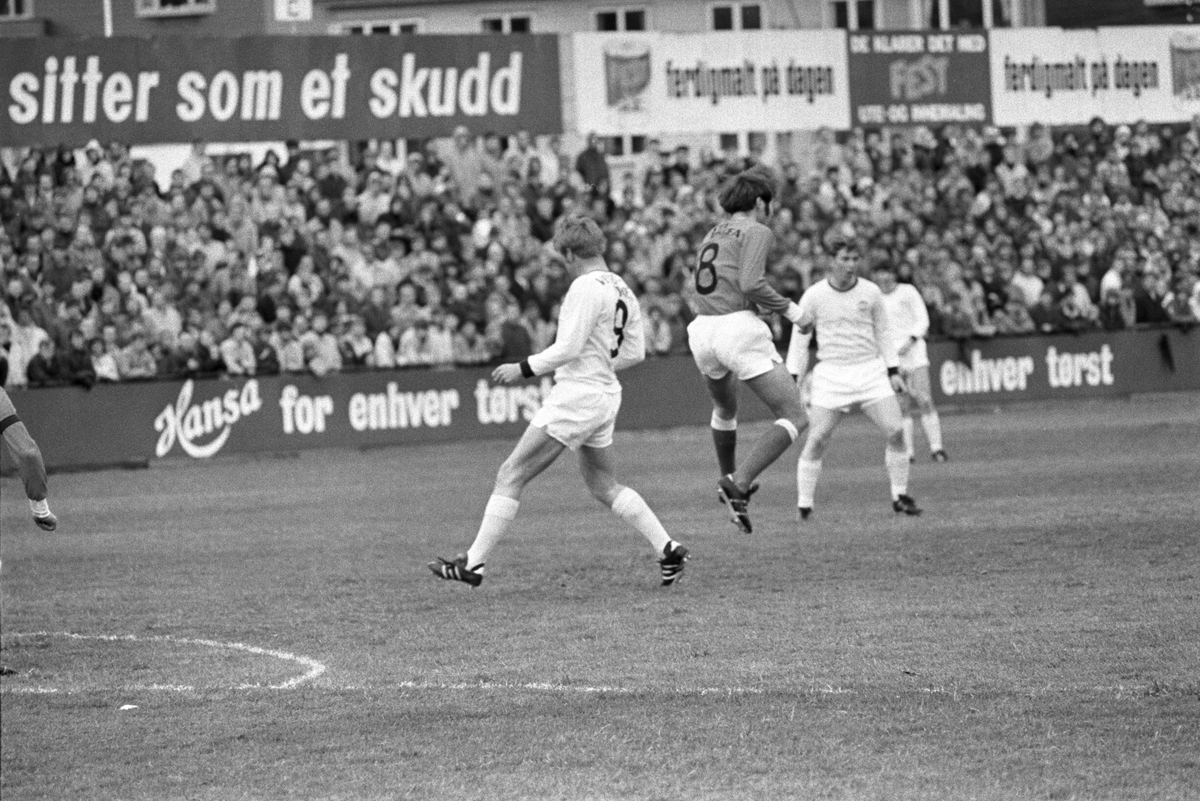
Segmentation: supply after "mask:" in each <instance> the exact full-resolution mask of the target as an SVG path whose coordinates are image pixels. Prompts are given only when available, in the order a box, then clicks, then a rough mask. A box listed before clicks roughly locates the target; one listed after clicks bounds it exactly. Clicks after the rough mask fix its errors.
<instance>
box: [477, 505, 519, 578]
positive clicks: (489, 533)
mask: <svg viewBox="0 0 1200 801" xmlns="http://www.w3.org/2000/svg"><path fill="white" fill-rule="evenodd" d="M520 505H521V502H520V501H518V500H516V499H515V498H506V497H504V496H503V495H493V496H492V497H490V498H488V502H487V507H486V508H485V509H484V510H483V520H482V521H481V522H480V523H479V533H478V534H476V535H475V541H474V542H473V543H471V549H470V550H469V551H467V569H468V570H474V569H476V568H481V567H483V563H484V562H486V561H487V557H488V554H489V553H491V551H492V548H493V547H495V545H496V543H497V542H499V541H500V538H501V537H503V536H504V532H505V531H507V530H508V524H509V523H511V522H512V521H513V518H514V517H516V516H517V508H518V507H520Z"/></svg>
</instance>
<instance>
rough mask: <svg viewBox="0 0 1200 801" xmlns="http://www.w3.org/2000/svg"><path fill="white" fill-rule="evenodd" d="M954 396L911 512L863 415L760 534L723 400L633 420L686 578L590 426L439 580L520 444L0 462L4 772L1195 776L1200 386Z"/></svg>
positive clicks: (148, 790) (1128, 779) (659, 779)
mask: <svg viewBox="0 0 1200 801" xmlns="http://www.w3.org/2000/svg"><path fill="white" fill-rule="evenodd" d="M762 426H763V424H754V425H744V426H743V427H742V436H741V442H742V452H743V453H745V452H746V450H747V449H748V447H749V443H750V441H751V439H752V437H753V436H754V435H756V434H757V433H758V432H759V431H761V430H762ZM943 427H944V429H945V434H946V447H947V449H948V450H949V452H950V457H951V461H950V462H948V463H945V464H933V463H931V462H930V461H929V460H928V458H927V457H921V458H918V460H917V463H916V464H915V465H914V466H913V471H912V481H911V491H912V494H913V495H914V496H915V497H916V498H917V501H918V502H919V503H920V504H921V505H922V506H923V507H924V509H925V513H924V515H923V516H922V517H919V518H903V517H897V516H895V515H894V514H893V513H892V511H891V508H890V504H889V498H888V494H887V485H886V477H885V472H884V467H883V443H882V438H881V437H880V436H879V435H878V434H877V433H876V432H875V430H874V429H873V428H872V427H871V426H870V424H869V423H868V422H867V421H866V420H865V419H864V418H862V417H861V416H856V417H854V418H851V419H850V420H848V421H847V422H846V423H844V424H843V426H842V427H841V428H840V429H839V430H838V431H837V433H836V434H835V435H834V440H833V443H832V445H831V448H830V453H829V454H828V455H827V456H826V459H825V470H824V473H823V474H822V476H821V481H820V484H819V485H818V488H817V509H816V514H815V516H814V518H813V519H812V520H810V521H807V522H806V523H805V524H804V525H803V526H802V527H800V526H798V525H797V522H796V520H795V509H794V503H795V493H796V490H795V459H796V455H797V453H798V450H797V449H796V448H795V447H793V450H792V451H790V452H789V453H788V455H787V456H785V457H784V458H783V459H782V460H781V461H780V462H778V463H777V464H776V465H775V466H773V467H772V468H771V469H770V470H769V471H768V472H767V473H766V474H765V475H764V476H763V482H762V483H763V487H762V490H761V491H760V492H759V494H758V495H756V496H755V499H754V503H753V504H752V506H751V511H752V513H753V516H754V522H755V533H754V534H753V535H743V534H740V533H738V532H737V531H736V530H735V529H734V527H733V526H732V525H731V524H730V523H729V522H728V520H727V518H726V517H725V515H724V510H723V508H722V507H720V506H719V505H718V504H717V502H716V493H715V480H716V477H717V476H716V467H715V459H714V457H713V455H712V447H711V442H710V438H709V433H708V429H707V428H705V427H692V428H682V429H677V430H672V431H655V432H641V433H630V432H624V433H618V435H617V442H616V461H617V465H618V470H619V477H620V478H621V479H622V480H623V481H625V482H626V483H628V484H630V485H631V486H633V487H634V488H635V489H637V490H639V491H640V492H641V493H642V495H643V496H645V498H646V499H647V501H648V502H649V503H650V504H651V506H653V507H654V508H655V510H656V511H657V512H658V513H659V515H660V517H661V518H662V520H663V522H664V524H665V525H666V526H667V528H668V530H669V531H670V532H671V533H672V535H673V536H674V537H675V538H676V539H678V540H679V541H681V542H683V543H685V544H686V545H687V546H688V547H689V548H690V549H691V551H692V555H693V558H692V560H691V561H690V562H689V563H688V567H687V572H686V574H685V575H684V577H683V579H682V580H681V582H680V583H679V584H678V585H677V586H675V587H671V588H663V587H660V586H659V579H658V575H657V565H656V563H655V561H654V556H653V554H651V553H650V549H649V547H648V546H647V545H646V543H645V541H644V540H643V539H642V538H641V537H640V536H639V535H638V534H636V533H635V532H633V531H632V530H630V529H627V528H625V526H624V525H623V524H622V523H621V522H620V521H619V520H618V519H617V518H616V517H615V516H613V515H612V514H611V513H609V512H608V511H607V510H606V509H604V508H602V507H601V506H600V505H599V504H597V503H596V502H595V501H594V500H592V499H591V498H590V496H588V495H587V494H586V492H585V490H584V489H583V486H582V482H581V481H580V478H579V475H578V469H577V466H576V462H575V458H574V457H573V456H572V455H570V454H566V455H564V457H563V459H561V460H560V462H559V463H558V464H556V465H555V466H553V467H552V468H551V469H550V470H549V471H548V472H547V473H546V474H545V475H544V476H543V477H542V478H541V479H539V480H538V481H537V482H535V483H534V484H533V485H532V486H531V487H530V489H529V490H528V491H527V493H526V495H525V497H524V499H523V502H522V506H521V509H520V513H519V515H518V517H517V520H516V522H515V524H514V525H513V527H512V528H511V529H510V533H509V535H508V536H507V538H506V539H504V540H503V541H502V542H501V543H500V545H499V547H498V548H497V550H496V552H495V553H494V554H493V556H492V558H491V559H490V560H489V564H488V575H487V578H486V580H485V581H484V583H483V586H482V587H480V588H479V589H471V588H469V587H467V586H465V585H461V584H458V583H454V582H441V581H438V580H437V579H435V578H434V577H433V576H432V575H431V574H430V573H429V571H428V570H427V569H426V567H425V563H426V562H427V561H430V560H431V559H432V558H433V557H434V556H436V555H441V556H452V555H453V554H454V553H456V552H458V551H461V550H465V548H466V546H467V545H468V544H469V543H470V540H471V538H472V536H473V535H474V532H475V528H476V525H477V522H478V518H479V515H480V514H481V512H482V510H483V506H484V503H485V502H486V500H487V496H488V493H489V490H490V486H491V480H492V477H493V476H494V473H495V469H496V467H497V466H498V465H499V463H500V461H501V460H502V459H503V458H504V456H505V455H506V454H507V453H508V451H509V449H510V448H511V446H512V444H513V443H512V442H511V441H495V442H485V443H476V444H455V445H442V446H421V447H409V448H389V449H380V450H372V451H366V452H353V451H333V452H322V453H310V454H306V455H303V456H299V457H286V458H283V457H281V458H264V459H253V460H251V459H232V458H231V459H224V460H220V459H219V460H216V461H212V462H208V463H203V464H198V463H187V462H183V461H177V462H172V463H170V464H166V465H158V466H155V467H154V468H152V469H149V470H135V471H127V470H108V471H98V472H91V473H74V474H64V475H57V476H53V477H52V485H51V489H52V493H53V494H52V508H53V509H54V511H55V512H56V513H57V514H58V515H59V518H60V520H61V524H60V526H59V530H58V531H57V532H56V533H54V534H46V533H43V532H40V531H38V530H37V529H35V528H34V526H33V524H32V523H31V522H30V520H29V518H28V506H27V504H26V502H25V499H24V497H23V494H22V492H21V487H20V484H19V483H18V482H17V481H16V480H15V479H13V478H4V479H3V480H2V486H0V489H2V494H3V498H2V502H0V527H2V531H3V539H2V552H0V556H2V559H3V565H2V575H0V593H2V601H3V619H2V624H3V625H2V637H0V645H2V649H0V658H2V662H3V665H4V667H5V669H6V670H5V673H6V675H4V676H3V677H0V705H2V717H0V720H2V739H0V792H2V794H3V797H4V799H5V801H18V799H33V798H41V799H75V798H79V799H110V798H111V799H176V798H179V799H182V798H188V799H222V800H223V801H224V800H226V799H273V798H305V799H308V798H313V799H392V798H421V799H449V798H478V799H509V798H514V799H515V798H554V799H606V798H632V799H768V798H770V799H774V798H779V799H816V798H820V799H889V800H890V799H954V800H955V801H958V800H961V799H997V800H1000V799H1003V800H1004V801H1009V800H1011V799H1088V800H1089V801H1090V800H1091V799H1143V798H1144V799H1151V798H1153V799H1180V800H1181V801H1186V800H1188V799H1196V798H1200V395H1198V394H1176V395H1169V396H1156V397H1145V398H1136V399H1133V400H1113V401H1090V402H1081V403H1074V404H1070V405H1067V404H1052V405H1038V406H1026V407H1019V408H1011V409H1006V410H1003V411H1000V412H995V413H994V412H992V411H990V410H989V411H985V412H984V411H981V412H970V413H962V414H955V415H945V416H944V417H943ZM923 447H924V442H923V440H919V450H920V449H923Z"/></svg>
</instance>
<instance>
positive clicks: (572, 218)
mask: <svg viewBox="0 0 1200 801" xmlns="http://www.w3.org/2000/svg"><path fill="white" fill-rule="evenodd" d="M607 247H608V242H607V241H606V240H605V238H604V232H603V231H601V230H600V226H599V225H598V224H597V223H596V221H595V220H593V219H592V218H591V217H585V216H584V215H582V214H568V215H566V216H564V217H560V218H559V219H558V222H556V223H555V224H554V249H555V250H557V251H558V252H559V253H561V254H563V255H564V256H565V255H567V253H574V254H575V256H576V257H577V258H580V259H592V258H595V257H596V256H602V255H604V251H605V249H606V248H607Z"/></svg>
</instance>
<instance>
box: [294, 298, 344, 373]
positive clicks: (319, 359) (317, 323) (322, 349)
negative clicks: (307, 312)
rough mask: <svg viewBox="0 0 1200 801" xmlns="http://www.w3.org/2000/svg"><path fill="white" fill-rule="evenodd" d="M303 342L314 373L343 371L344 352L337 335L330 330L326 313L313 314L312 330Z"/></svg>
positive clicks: (310, 367) (309, 367)
mask: <svg viewBox="0 0 1200 801" xmlns="http://www.w3.org/2000/svg"><path fill="white" fill-rule="evenodd" d="M302 344H304V345H305V356H306V357H307V363H308V369H309V370H311V371H312V372H313V374H314V375H317V376H323V375H327V374H328V373H337V372H341V369H342V352H341V350H340V348H339V346H338V340H337V337H336V336H334V334H333V332H331V331H330V330H329V318H328V317H327V316H326V315H325V314H323V313H320V312H318V313H317V314H314V315H313V318H312V331H310V332H309V334H308V338H307V339H306V340H302Z"/></svg>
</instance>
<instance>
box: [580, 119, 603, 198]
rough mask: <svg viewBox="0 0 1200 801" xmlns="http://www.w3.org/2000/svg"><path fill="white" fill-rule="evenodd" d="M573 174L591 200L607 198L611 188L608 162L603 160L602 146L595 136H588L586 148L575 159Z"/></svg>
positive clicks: (598, 138)
mask: <svg viewBox="0 0 1200 801" xmlns="http://www.w3.org/2000/svg"><path fill="white" fill-rule="evenodd" d="M575 172H577V173H579V177H580V178H581V179H582V180H583V185H584V187H585V188H586V189H587V191H588V192H590V193H591V195H592V197H593V198H603V197H608V193H609V189H610V186H611V179H610V176H609V171H608V161H607V160H606V159H605V158H604V144H603V142H602V141H601V139H600V137H598V136H596V134H594V133H593V134H588V137H587V147H585V148H584V149H583V151H582V152H581V153H580V154H579V156H578V157H576V159H575Z"/></svg>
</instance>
